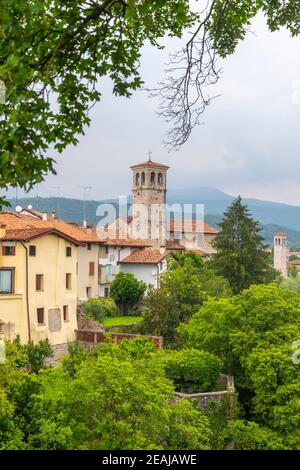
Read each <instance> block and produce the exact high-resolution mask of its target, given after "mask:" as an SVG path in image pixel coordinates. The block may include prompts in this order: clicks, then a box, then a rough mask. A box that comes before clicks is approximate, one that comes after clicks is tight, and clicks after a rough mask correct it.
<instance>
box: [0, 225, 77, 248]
mask: <svg viewBox="0 0 300 470" xmlns="http://www.w3.org/2000/svg"><path fill="white" fill-rule="evenodd" d="M51 234H53V235H58V236H59V237H62V238H64V239H65V240H68V241H70V242H72V243H74V244H75V245H77V246H80V245H84V244H83V242H80V241H79V240H76V239H75V238H73V237H71V236H69V235H67V234H66V233H64V232H61V231H60V230H58V229H55V228H51V227H45V228H24V229H14V230H6V233H5V236H4V237H2V238H0V240H9V241H14V240H15V241H29V240H32V239H34V238H37V237H41V236H43V235H51Z"/></svg>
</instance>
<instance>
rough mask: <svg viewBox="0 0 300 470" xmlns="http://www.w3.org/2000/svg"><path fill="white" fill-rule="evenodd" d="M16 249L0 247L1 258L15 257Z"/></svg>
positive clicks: (13, 247)
mask: <svg viewBox="0 0 300 470" xmlns="http://www.w3.org/2000/svg"><path fill="white" fill-rule="evenodd" d="M15 254H16V247H15V246H6V245H5V246H2V255H3V256H15Z"/></svg>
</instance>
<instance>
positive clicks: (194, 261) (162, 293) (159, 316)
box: [141, 252, 231, 346]
mask: <svg viewBox="0 0 300 470" xmlns="http://www.w3.org/2000/svg"><path fill="white" fill-rule="evenodd" d="M228 295H231V290H230V288H229V285H228V282H227V281H226V279H224V278H223V277H221V276H218V275H216V274H215V273H214V272H213V271H212V269H210V268H209V267H208V265H207V264H206V263H204V262H203V260H202V259H201V258H200V256H199V255H197V254H195V253H189V252H186V253H185V252H183V253H181V254H178V253H176V259H175V260H174V261H173V260H171V262H170V265H169V270H168V271H167V272H165V273H164V274H162V275H161V277H160V287H159V288H158V289H152V290H150V291H149V292H148V293H147V296H146V298H145V300H144V308H143V312H142V314H143V317H144V321H143V323H141V328H142V332H143V333H145V334H154V335H161V336H163V337H164V341H165V344H166V345H169V346H171V345H173V346H174V345H175V344H176V342H177V333H176V328H177V327H178V325H179V324H180V323H181V322H185V321H186V320H187V319H188V318H190V317H191V316H192V315H193V314H194V313H195V312H197V310H199V308H200V306H201V305H202V304H203V302H204V300H205V299H207V298H208V297H209V296H216V297H222V296H228Z"/></svg>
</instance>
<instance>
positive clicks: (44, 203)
mask: <svg viewBox="0 0 300 470" xmlns="http://www.w3.org/2000/svg"><path fill="white" fill-rule="evenodd" d="M167 194H168V196H167V201H168V203H169V204H175V203H177V204H178V203H179V204H192V205H193V206H194V207H193V209H191V210H195V205H196V204H204V210H205V220H206V221H207V222H208V223H210V224H211V225H214V226H216V224H218V222H219V221H220V218H221V216H222V214H223V212H224V211H225V210H226V208H227V207H228V206H229V205H230V204H231V202H232V201H233V199H234V198H233V197H232V196H230V195H228V194H225V193H224V192H222V191H219V190H217V189H215V188H210V187H208V188H205V187H204V188H203V187H202V188H188V189H170V190H169V191H168V193H167ZM9 202H10V203H11V204H12V207H15V200H13V199H11V200H10V201H9ZM128 202H129V204H131V197H129V198H128ZM243 202H244V203H245V204H247V205H248V207H249V209H250V212H251V214H252V215H253V217H254V218H255V219H256V220H258V221H259V222H260V223H261V224H262V226H263V235H264V237H265V240H266V242H267V243H268V244H271V243H272V240H273V233H274V232H275V231H278V230H280V231H285V232H287V234H288V240H289V243H290V245H291V246H292V247H296V248H300V207H299V206H291V205H288V204H282V203H277V202H270V201H260V200H257V199H244V200H243ZM100 203H103V204H104V203H105V204H108V203H111V204H113V205H114V207H115V208H116V212H117V210H118V200H117V199H107V200H103V201H86V219H87V221H88V222H89V223H92V224H97V223H98V222H99V221H100V219H101V218H100V217H99V216H97V208H98V206H99V204H100ZM18 204H19V205H21V206H22V207H27V206H28V204H31V205H32V206H33V207H34V208H35V209H38V210H40V211H42V212H43V211H45V212H48V213H49V212H52V210H55V211H56V213H57V214H58V216H59V217H60V218H62V219H65V220H68V221H72V222H76V223H78V224H82V221H83V211H84V202H83V201H82V200H80V199H69V198H57V197H49V198H41V197H40V198H38V199H37V198H21V199H19V200H18Z"/></svg>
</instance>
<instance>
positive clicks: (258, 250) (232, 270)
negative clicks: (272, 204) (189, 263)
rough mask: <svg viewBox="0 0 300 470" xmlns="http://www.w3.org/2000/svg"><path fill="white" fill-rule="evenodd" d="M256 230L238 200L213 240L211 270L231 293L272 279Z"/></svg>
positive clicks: (258, 231)
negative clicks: (214, 271) (217, 274)
mask: <svg viewBox="0 0 300 470" xmlns="http://www.w3.org/2000/svg"><path fill="white" fill-rule="evenodd" d="M260 231H261V227H260V226H259V224H258V222H255V221H254V220H253V219H252V217H251V216H250V214H249V210H248V208H247V207H246V206H245V205H243V204H242V200H241V198H240V197H238V198H237V199H236V200H235V201H234V202H233V203H232V204H231V206H230V207H229V208H228V209H227V211H226V212H225V214H224V217H223V220H222V222H221V223H220V232H219V233H218V234H217V235H216V237H215V239H214V241H213V247H214V248H215V249H216V250H217V253H215V254H214V255H213V256H212V259H211V265H212V267H213V268H214V269H215V270H216V272H217V273H219V274H220V275H221V276H223V277H225V278H226V279H227V280H228V281H229V284H230V287H231V288H232V290H233V292H234V293H238V292H240V291H241V290H243V289H246V288H248V287H249V286H250V285H251V284H259V283H264V282H271V281H273V280H274V278H275V271H274V270H273V269H272V268H271V267H270V266H269V264H268V254H267V253H266V251H265V247H264V245H263V237H262V236H261V235H260Z"/></svg>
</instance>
